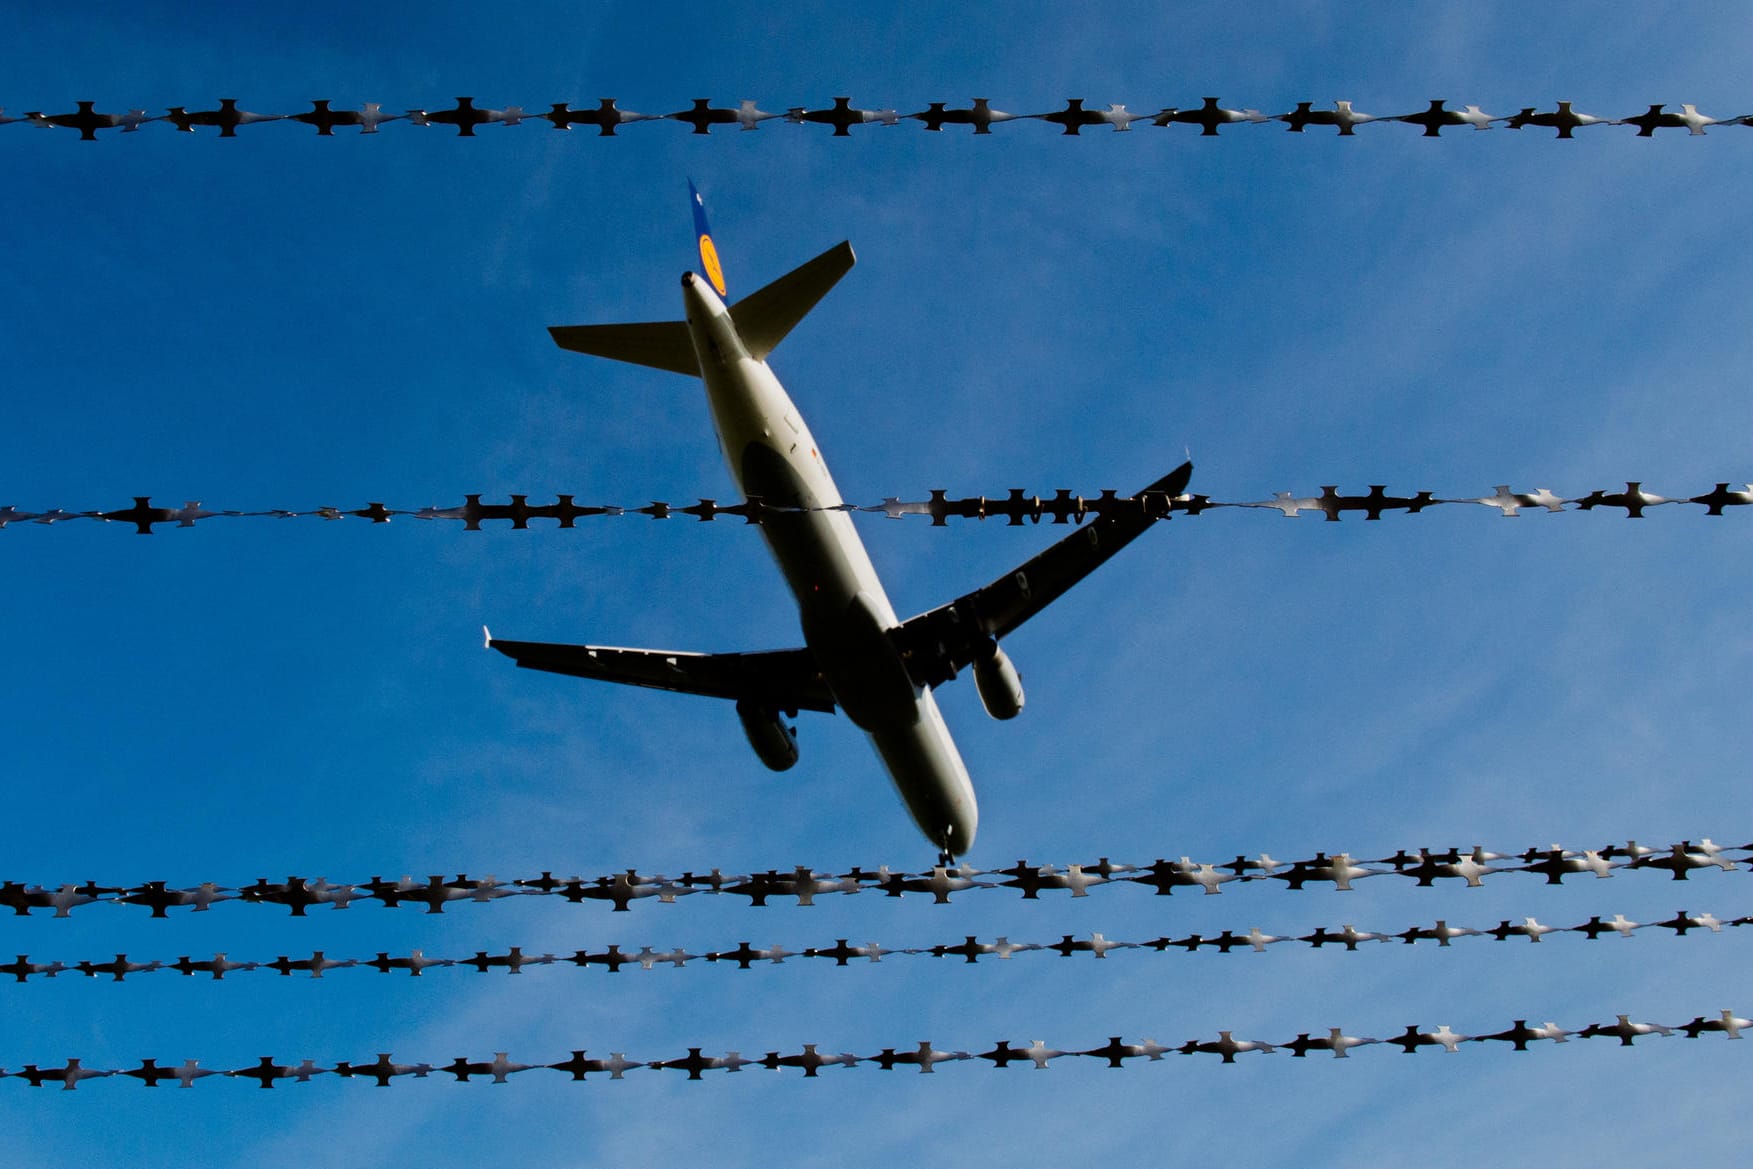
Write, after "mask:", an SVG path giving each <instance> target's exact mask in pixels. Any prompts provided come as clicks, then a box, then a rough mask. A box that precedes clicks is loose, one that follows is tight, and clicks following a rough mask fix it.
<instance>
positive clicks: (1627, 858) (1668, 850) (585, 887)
mask: <svg viewBox="0 0 1753 1169" xmlns="http://www.w3.org/2000/svg"><path fill="white" fill-rule="evenodd" d="M1731 853H1740V854H1743V855H1741V856H1738V857H1736V856H1731V855H1730V854H1731ZM1743 864H1745V865H1747V867H1748V869H1749V870H1753V844H1747V845H1737V846H1723V845H1719V844H1716V843H1715V842H1714V841H1712V840H1710V839H1709V838H1708V837H1706V838H1703V839H1701V840H1699V841H1698V842H1697V843H1694V842H1692V841H1690V840H1685V841H1681V842H1680V843H1678V844H1673V845H1669V846H1667V847H1665V848H1650V847H1646V846H1643V845H1640V844H1638V843H1637V841H1636V840H1630V841H1627V842H1626V843H1625V844H1623V845H1608V846H1606V847H1603V848H1599V849H1583V850H1571V849H1566V848H1563V847H1561V846H1559V845H1557V844H1553V845H1549V846H1547V847H1545V848H1528V849H1525V850H1523V851H1522V852H1520V853H1500V852H1492V851H1489V850H1487V849H1485V848H1484V847H1483V846H1476V847H1475V848H1473V849H1471V850H1465V851H1464V850H1462V849H1459V848H1450V849H1447V850H1431V849H1428V848H1421V849H1419V850H1417V851H1416V852H1408V851H1407V850H1405V849H1400V850H1398V851H1397V852H1395V853H1394V855H1393V856H1389V857H1384V858H1381V859H1379V860H1373V861H1363V862H1361V863H1360V862H1358V861H1356V860H1354V859H1353V858H1352V856H1351V854H1350V853H1343V852H1341V853H1334V854H1332V855H1329V854H1328V853H1326V852H1317V853H1315V855H1314V856H1312V857H1308V858H1305V859H1302V860H1296V861H1289V862H1286V861H1280V860H1276V859H1274V858H1273V857H1272V856H1270V855H1268V854H1266V853H1264V852H1262V853H1260V854H1258V855H1257V856H1255V857H1251V858H1250V857H1246V856H1237V857H1236V858H1235V859H1234V860H1232V861H1228V862H1225V863H1224V864H1221V865H1220V864H1212V863H1209V862H1196V861H1194V860H1192V859H1191V858H1189V857H1186V856H1183V857H1181V858H1180V859H1179V860H1175V861H1170V860H1165V859H1162V858H1158V859H1157V860H1156V861H1154V862H1152V863H1151V864H1148V865H1142V866H1140V865H1130V864H1115V863H1113V862H1112V861H1110V860H1108V858H1106V857H1103V858H1101V859H1100V860H1099V861H1097V862H1096V863H1095V864H1090V865H1085V864H1068V865H1065V866H1064V867H1063V868H1062V867H1060V866H1058V865H1053V864H1046V865H1035V864H1032V863H1030V862H1029V861H1027V860H1019V861H1018V862H1017V863H1016V864H1014V865H1012V866H1011V867H1009V868H1007V869H992V870H985V869H977V868H975V867H973V866H972V865H969V864H966V863H964V864H961V865H957V866H955V867H953V868H952V867H949V866H946V865H937V866H934V867H933V868H932V869H930V870H929V871H926V872H900V871H895V870H891V869H890V868H889V867H888V866H887V865H883V866H881V867H879V868H876V869H865V868H863V867H862V866H859V867H854V868H852V869H850V870H848V871H847V872H844V873H839V874H835V873H825V872H817V871H816V870H814V869H811V868H809V867H808V866H805V865H799V866H797V867H795V868H794V869H791V870H789V871H784V872H782V871H780V870H778V869H768V870H767V871H765V872H753V873H745V874H736V875H731V874H726V873H723V872H721V871H720V870H718V869H712V870H710V871H708V872H705V873H696V872H694V871H692V870H688V871H686V872H684V873H683V874H682V875H681V876H680V877H677V878H673V879H672V878H670V877H666V876H663V875H661V874H641V873H639V872H638V871H637V870H635V869H627V870H626V871H624V872H620V873H615V874H613V875H606V876H598V877H594V878H585V877H578V876H573V877H565V878H561V877H556V876H554V875H553V873H552V872H551V871H544V872H543V873H542V874H541V876H539V877H533V878H520V879H517V880H514V881H511V882H509V883H507V882H502V881H500V880H499V879H498V878H497V877H492V876H489V877H481V878H476V879H470V878H469V876H468V875H467V874H458V875H457V876H456V877H455V878H453V879H449V880H447V879H446V878H445V877H443V876H442V875H433V876H430V877H428V878H426V879H425V880H424V881H422V880H418V879H416V878H413V877H402V878H400V879H399V880H393V881H392V880H385V879H384V878H382V877H373V878H371V879H370V880H369V881H363V882H340V883H335V882H330V881H329V880H327V879H326V878H322V877H319V878H317V879H316V880H314V881H313V880H307V879H306V878H304V877H298V876H289V877H288V878H287V879H286V880H284V881H269V880H267V879H266V878H261V879H258V880H257V881H256V882H255V884H253V885H248V886H243V887H232V886H225V885H221V884H219V883H217V882H213V881H208V882H203V883H201V884H198V885H193V886H188V887H178V888H173V887H171V886H170V884H169V883H168V882H166V881H148V882H145V883H144V884H139V885H131V886H115V885H99V884H97V883H96V882H94V881H87V882H85V883H83V884H62V885H58V886H51V885H42V884H32V885H27V884H24V883H22V882H19V881H0V909H7V908H9V909H11V910H12V911H13V914H14V916H18V917H28V916H31V914H32V913H33V911H35V910H38V909H47V910H52V911H53V916H55V917H68V916H70V915H71V914H72V912H73V910H75V909H81V908H84V907H86V906H90V905H129V906H139V907H144V908H147V909H149V910H150V911H151V914H152V916H153V917H167V916H169V911H170V910H171V909H175V908H187V909H190V910H191V911H193V912H201V911H205V910H207V909H209V908H211V907H212V906H213V905H216V904H220V903H223V902H232V901H237V902H241V903H243V904H246V905H278V906H282V907H284V908H286V909H287V910H289V911H290V913H291V914H292V916H294V917H303V916H306V912H307V910H309V909H310V908H312V907H314V906H318V905H327V906H329V907H330V908H332V909H346V908H348V907H349V906H351V905H352V904H353V902H355V901H376V902H378V903H379V904H380V905H382V906H384V907H385V908H390V909H394V908H399V907H400V906H403V905H422V906H425V908H426V912H427V913H443V912H444V908H445V906H447V905H450V904H454V903H459V902H472V903H478V904H491V903H493V902H495V901H502V900H504V899H506V898H509V897H526V896H548V897H560V898H563V899H564V900H566V901H568V902H570V903H572V904H575V905H577V904H582V903H583V902H585V901H592V902H606V903H608V904H610V905H611V906H612V907H613V908H614V910H615V911H616V912H622V913H624V912H627V911H628V910H629V907H630V906H631V905H632V904H633V903H634V902H635V901H644V900H649V899H652V898H655V899H657V900H658V901H659V902H660V903H665V904H674V903H675V902H676V901H677V900H678V899H680V898H682V897H686V896H690V895H694V894H710V895H717V896H732V897H745V898H747V899H748V904H749V905H750V906H751V907H761V906H765V905H768V904H769V903H770V902H773V901H774V900H775V899H778V898H794V899H795V901H796V904H798V905H799V906H808V905H811V904H813V903H814V901H815V899H816V898H817V897H821V896H831V895H835V894H857V893H861V892H866V891H871V892H880V893H883V894H885V895H887V896H889V897H903V896H905V895H906V894H908V893H920V894H929V895H930V896H931V899H932V901H933V903H935V904H939V905H944V904H948V903H949V902H950V899H951V896H952V895H953V894H956V893H963V892H974V891H993V890H999V889H1008V890H1014V891H1016V892H1017V893H1019V894H1020V895H1021V898H1022V899H1023V900H1026V901H1033V900H1038V899H1039V898H1040V895H1041V894H1042V893H1043V892H1049V891H1064V892H1066V893H1068V894H1069V895H1070V896H1072V897H1085V896H1088V894H1089V891H1090V890H1091V889H1094V888H1099V887H1103V886H1108V885H1135V886H1144V887H1147V888H1150V889H1151V890H1153V891H1154V892H1155V894H1156V895H1157V896H1168V895H1171V894H1173V893H1174V891H1175V890H1176V889H1200V890H1203V892H1204V893H1205V894H1206V895H1213V894H1218V893H1221V892H1222V891H1223V888H1224V886H1225V885H1229V884H1234V883H1237V882H1241V883H1243V884H1249V885H1259V884H1262V883H1265V882H1279V883H1281V884H1282V887H1283V888H1285V889H1287V890H1291V891H1300V890H1302V889H1304V888H1306V887H1308V886H1310V885H1332V886H1333V887H1334V888H1335V889H1337V890H1350V889H1352V888H1353V887H1354V885H1355V883H1356V882H1358V881H1362V880H1366V879H1369V878H1372V877H1399V878H1401V879H1403V880H1410V881H1412V882H1413V883H1414V884H1415V885H1416V886H1418V887H1421V888H1429V887H1432V886H1434V885H1435V884H1436V883H1437V882H1439V881H1444V882H1447V881H1455V880H1458V881H1461V882H1463V883H1464V884H1466V885H1468V886H1469V887H1477V886H1479V885H1482V884H1483V883H1484V880H1485V878H1486V877H1488V876H1494V875H1498V874H1507V873H1531V874H1534V875H1537V876H1541V877H1544V878H1545V881H1546V883H1547V884H1548V885H1558V884H1562V883H1563V882H1564V878H1565V877H1567V876H1575V875H1580V874H1582V873H1591V874H1593V875H1594V876H1595V877H1596V878H1597V879H1600V878H1605V877H1609V876H1611V875H1612V873H1613V872H1614V871H1615V870H1635V871H1646V872H1666V873H1668V874H1669V876H1670V877H1671V878H1672V879H1674V880H1676V881H1684V880H1687V879H1688V877H1689V876H1690V875H1691V874H1692V873H1694V872H1697V871H1699V870H1704V869H1717V870H1721V871H1723V872H1738V871H1740V868H1741V866H1742V865H1743Z"/></svg>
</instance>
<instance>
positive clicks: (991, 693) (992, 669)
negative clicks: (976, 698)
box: [974, 639, 1023, 720]
mask: <svg viewBox="0 0 1753 1169" xmlns="http://www.w3.org/2000/svg"><path fill="white" fill-rule="evenodd" d="M974 688H975V689H976V690H978V691H979V692H980V704H981V705H982V706H984V707H985V708H986V713H987V714H989V715H991V716H992V717H993V718H996V719H1001V720H1002V719H1011V718H1015V717H1016V716H1017V715H1019V714H1021V713H1022V709H1023V680H1022V679H1021V678H1020V677H1018V676H1017V672H1016V667H1015V666H1013V665H1012V664H1011V661H1010V657H1009V656H1008V655H1007V654H1006V653H1005V652H1004V651H1003V650H1002V649H1000V648H998V642H996V641H993V640H991V639H988V640H987V642H986V645H985V647H984V651H983V652H982V653H980V654H978V655H976V656H975V658H974Z"/></svg>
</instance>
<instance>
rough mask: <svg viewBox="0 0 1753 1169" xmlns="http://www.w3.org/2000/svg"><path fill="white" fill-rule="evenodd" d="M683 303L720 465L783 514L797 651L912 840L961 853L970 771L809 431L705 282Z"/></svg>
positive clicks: (779, 517)
mask: <svg viewBox="0 0 1753 1169" xmlns="http://www.w3.org/2000/svg"><path fill="white" fill-rule="evenodd" d="M682 299H683V302H684V304H685V306H686V310H687V321H688V331H689V333H690V334H691V335H692V337H693V340H694V349H695V353H696V355H697V356H698V358H699V362H700V377H701V380H702V381H704V382H705V384H706V396H707V399H708V400H709V401H710V403H711V405H712V417H713V421H714V423H715V424H716V426H717V428H718V438H719V442H720V443H721V444H722V446H723V448H724V457H725V463H726V464H727V465H728V466H729V467H730V473H731V475H732V476H733V477H734V478H735V479H736V482H737V486H738V488H739V489H740V490H741V491H742V493H743V494H744V495H745V496H746V497H749V498H752V499H760V500H762V501H763V502H765V503H767V504H769V505H771V506H772V507H774V508H776V509H779V510H775V511H771V512H768V513H767V514H766V515H765V516H764V517H763V523H762V525H761V532H762V535H763V536H765V537H766V540H767V544H768V546H769V547H770V548H771V549H772V551H773V558H774V559H775V560H776V561H777V562H778V564H779V571H780V572H781V573H782V574H784V576H785V581H786V583H787V584H788V585H789V586H790V587H791V591H792V595H793V596H794V597H795V598H796V599H797V607H798V615H799V618H800V620H801V622H802V625H803V634H804V641H805V643H806V644H807V645H808V646H809V648H810V650H811V652H812V653H814V654H815V656H816V660H817V662H818V663H819V665H820V666H821V669H822V673H823V675H824V676H825V677H826V679H827V681H828V685H829V688H830V689H832V690H833V692H834V698H835V701H836V702H837V703H838V704H839V706H840V708H841V709H842V710H844V711H845V712H846V715H847V716H848V717H849V718H850V719H851V720H852V721H853V722H854V723H856V724H857V725H858V726H859V727H860V728H861V729H862V730H863V731H864V732H865V733H866V734H868V735H869V736H870V740H871V743H872V744H873V745H874V746H875V747H876V750H877V754H878V755H879V756H881V757H882V760H883V765H884V766H885V767H886V768H887V769H888V772H889V776H890V778H891V779H893V780H894V783H895V787H896V789H897V790H898V791H899V792H900V794H901V798H902V799H903V800H904V801H906V804H907V809H908V811H910V812H911V813H912V815H913V819H914V820H915V822H917V823H918V825H919V827H920V830H921V831H923V832H924V833H925V835H926V836H927V837H928V838H929V839H931V840H932V841H933V842H935V843H936V844H937V845H938V846H939V847H940V848H942V849H943V850H944V851H945V852H947V853H951V854H961V853H965V852H966V851H967V850H968V848H969V846H970V845H972V844H973V842H974V832H975V829H976V827H977V826H978V822H979V812H978V810H977V808H976V805H975V801H974V786H973V784H972V782H971V781H970V780H969V778H968V769H967V767H966V766H965V765H964V764H963V763H962V757H961V754H960V753H959V752H958V751H957V750H956V745H955V742H954V740H952V739H951V738H950V733H949V728H948V727H947V726H945V725H944V721H943V715H942V714H941V713H940V712H939V711H938V708H937V701H936V700H935V699H934V698H933V697H932V694H931V690H930V688H929V687H921V686H916V685H914V683H913V681H912V679H911V678H910V676H909V675H908V673H907V669H906V666H905V665H904V663H903V662H902V660H901V658H900V655H899V653H898V652H897V651H896V650H895V648H894V646H893V645H892V644H891V642H890V639H889V636H888V634H889V631H891V630H893V629H895V628H897V627H898V626H899V625H900V621H899V620H897V618H896V616H895V610H894V607H893V606H892V605H890V604H889V598H888V595H887V594H886V593H884V592H883V586H882V582H881V581H880V580H878V579H877V574H876V569H875V568H873V567H872V566H871V562H870V556H869V555H868V554H867V553H866V552H865V550H864V543H863V541H861V540H860V539H859V538H858V532H857V530H856V528H855V527H854V525H853V522H852V517H851V516H850V515H848V514H847V513H846V512H845V511H841V510H826V509H831V508H838V507H839V506H840V504H841V502H842V501H841V498H840V492H839V490H838V489H837V488H836V487H835V486H834V480H833V477H832V476H830V475H829V474H828V468H827V464H826V463H824V462H823V460H822V456H821V452H820V451H819V450H818V449H817V447H816V442H815V439H814V438H813V437H811V435H810V431H809V427H808V426H806V425H804V421H803V418H802V417H801V416H800V415H799V414H798V412H797V407H796V406H794V405H793V404H792V401H791V398H790V397H789V396H788V395H787V394H786V392H785V389H784V387H783V386H781V385H780V384H779V379H777V378H776V377H774V376H773V371H772V370H770V369H768V368H767V363H766V362H765V361H757V360H755V359H754V358H753V357H751V356H750V355H749V353H748V351H747V349H746V348H745V347H744V345H743V342H742V339H741V338H740V337H739V336H738V334H737V329H736V324H735V322H734V321H733V320H732V319H731V316H730V312H729V310H728V309H726V307H725V305H724V302H723V301H722V300H720V299H719V298H718V296H717V295H716V294H714V292H713V291H712V289H711V288H710V287H709V286H708V285H707V283H706V281H705V280H704V279H703V278H701V277H699V276H697V275H694V274H693V273H689V274H688V275H685V276H683V278H682ZM791 508H800V509H805V510H795V511H794V510H788V509H791Z"/></svg>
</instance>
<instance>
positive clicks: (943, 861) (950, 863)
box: [937, 848, 956, 869]
mask: <svg viewBox="0 0 1753 1169" xmlns="http://www.w3.org/2000/svg"><path fill="white" fill-rule="evenodd" d="M955 864H956V858H955V857H954V856H952V855H951V854H950V850H949V849H947V848H944V849H939V850H938V854H937V867H938V868H940V869H950V868H954V867H955Z"/></svg>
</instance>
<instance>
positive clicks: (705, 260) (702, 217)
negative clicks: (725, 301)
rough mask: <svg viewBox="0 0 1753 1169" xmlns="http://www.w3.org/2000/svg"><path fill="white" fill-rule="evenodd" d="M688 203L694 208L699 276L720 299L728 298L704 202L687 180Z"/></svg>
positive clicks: (690, 181)
mask: <svg viewBox="0 0 1753 1169" xmlns="http://www.w3.org/2000/svg"><path fill="white" fill-rule="evenodd" d="M688 202H689V203H690V204H691V205H692V206H693V208H694V243H695V245H696V246H697V247H698V248H699V250H700V274H701V275H702V276H704V277H706V279H707V280H709V281H711V282H712V287H713V290H714V291H716V292H717V293H718V295H719V296H720V297H724V296H728V295H729V293H727V292H726V291H725V287H724V269H723V267H722V266H720V264H719V262H718V248H717V247H715V246H714V245H713V243H712V228H711V227H710V226H708V225H707V222H706V200H704V199H702V198H701V197H700V192H699V190H698V189H696V188H695V186H694V180H693V179H689V180H688Z"/></svg>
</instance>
